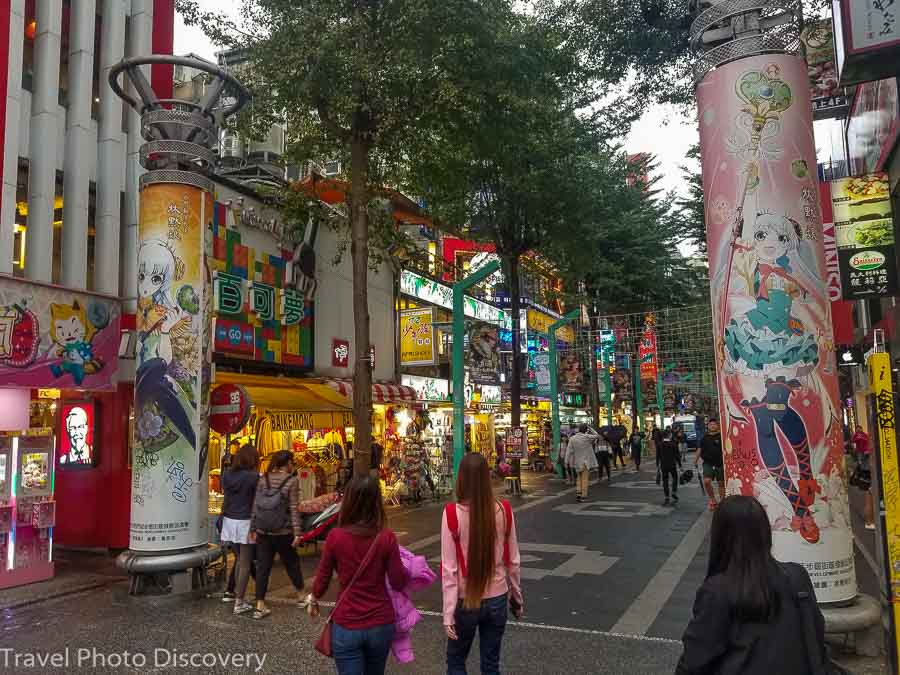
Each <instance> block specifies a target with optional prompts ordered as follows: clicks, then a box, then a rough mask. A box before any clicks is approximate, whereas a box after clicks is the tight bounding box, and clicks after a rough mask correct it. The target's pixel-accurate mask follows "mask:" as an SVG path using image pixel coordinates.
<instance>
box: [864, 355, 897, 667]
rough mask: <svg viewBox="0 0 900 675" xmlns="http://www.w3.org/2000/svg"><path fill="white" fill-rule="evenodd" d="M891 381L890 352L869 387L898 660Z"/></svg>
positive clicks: (872, 365)
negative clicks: (876, 435) (875, 427)
mask: <svg viewBox="0 0 900 675" xmlns="http://www.w3.org/2000/svg"><path fill="white" fill-rule="evenodd" d="M891 378H892V375H891V355H890V354H888V353H886V352H878V353H875V354H872V356H870V357H869V383H870V385H871V388H872V395H873V396H874V397H875V420H876V424H877V425H878V448H879V453H878V457H879V460H880V465H881V474H880V476H879V481H880V485H881V498H882V501H883V502H884V521H883V522H884V539H885V542H886V543H887V546H886V547H885V548H886V551H887V557H888V560H886V561H885V562H886V564H885V567H886V568H887V574H888V583H889V585H890V597H889V598H888V600H889V601H890V606H891V612H892V614H891V623H892V625H893V630H894V635H892V636H891V639H892V640H893V641H894V647H893V650H892V651H893V654H894V658H895V659H896V658H898V656H900V604H898V599H900V463H898V459H897V415H896V411H895V409H894V386H893V384H892V380H891Z"/></svg>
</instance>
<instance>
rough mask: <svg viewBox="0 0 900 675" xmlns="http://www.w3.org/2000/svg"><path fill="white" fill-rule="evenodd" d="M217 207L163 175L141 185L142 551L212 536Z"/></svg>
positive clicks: (138, 397)
mask: <svg viewBox="0 0 900 675" xmlns="http://www.w3.org/2000/svg"><path fill="white" fill-rule="evenodd" d="M211 213H212V200H211V197H210V195H209V194H208V193H205V192H204V191H202V190H199V189H198V188H195V187H191V186H187V185H176V184H158V185H150V186H147V187H145V188H144V190H143V192H142V193H141V221H140V230H139V232H140V234H139V241H138V251H137V296H138V298H137V320H136V324H137V326H136V327H137V350H136V360H137V369H136V372H135V381H134V382H135V397H134V398H135V409H134V429H135V433H134V436H135V439H134V440H135V443H134V471H133V479H132V531H131V547H132V548H133V549H136V550H141V549H143V550H166V549H171V548H182V547H186V546H194V545H199V544H202V543H204V542H205V541H206V539H207V534H206V527H205V522H204V521H205V517H206V510H207V497H206V495H207V485H206V471H207V466H206V455H207V449H208V427H207V424H208V422H207V420H208V405H209V379H210V367H211V359H210V335H211V326H210V323H211V318H210V317H211V298H210V293H209V289H210V281H211V273H210V270H209V265H208V250H207V249H208V247H209V242H210V232H209V226H208V224H207V220H208V218H209V217H210V215H211ZM161 526H163V527H162V528H161ZM160 528H161V529H162V531H159V530H160Z"/></svg>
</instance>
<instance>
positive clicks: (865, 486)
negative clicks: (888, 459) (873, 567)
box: [851, 426, 875, 530]
mask: <svg viewBox="0 0 900 675" xmlns="http://www.w3.org/2000/svg"><path fill="white" fill-rule="evenodd" d="M851 440H852V442H853V450H854V452H855V453H856V470H855V471H854V472H853V476H854V479H851V485H853V484H855V485H856V486H857V487H859V488H860V489H861V490H862V491H863V520H864V521H865V527H866V529H867V530H874V529H875V501H874V497H873V496H872V462H871V458H872V441H871V440H870V439H869V434H867V433H866V432H865V430H864V429H863V428H862V427H861V426H857V427H856V433H855V434H853V438H852V439H851Z"/></svg>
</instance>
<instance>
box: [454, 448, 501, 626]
mask: <svg viewBox="0 0 900 675" xmlns="http://www.w3.org/2000/svg"><path fill="white" fill-rule="evenodd" d="M456 500H457V501H458V502H460V503H464V504H466V505H467V506H468V507H469V550H468V551H467V553H466V566H467V568H468V570H467V576H466V597H465V598H464V599H463V606H464V607H465V608H466V609H477V608H478V607H480V606H481V597H482V595H483V594H484V590H485V589H486V588H487V585H488V583H489V582H490V580H491V578H492V577H493V576H494V564H495V562H496V560H495V559H494V557H495V549H496V544H497V520H496V518H497V515H496V507H497V503H496V501H495V500H494V491H493V488H492V487H491V470H490V468H489V467H488V463H487V460H486V459H485V458H484V456H483V455H481V454H479V453H477V452H471V453H469V454H468V455H466V456H465V457H463V458H462V461H461V462H460V463H459V475H458V476H457V479H456Z"/></svg>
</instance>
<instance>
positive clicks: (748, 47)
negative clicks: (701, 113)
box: [690, 0, 802, 83]
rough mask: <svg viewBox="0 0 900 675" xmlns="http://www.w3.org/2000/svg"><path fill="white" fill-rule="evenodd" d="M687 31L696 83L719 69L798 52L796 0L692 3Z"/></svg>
mask: <svg viewBox="0 0 900 675" xmlns="http://www.w3.org/2000/svg"><path fill="white" fill-rule="evenodd" d="M691 7H692V8H693V9H694V10H695V12H699V13H698V14H697V16H696V18H695V19H694V22H693V24H692V25H691V29H690V43H691V47H692V48H693V49H694V50H695V51H696V52H697V62H696V63H695V64H694V77H695V81H696V82H698V83H699V82H700V80H702V79H703V78H704V77H705V76H706V74H707V73H708V72H709V71H710V70H712V69H714V68H718V67H719V66H722V65H725V64H726V63H730V62H732V61H736V60H738V59H742V58H746V57H748V56H757V55H760V54H796V53H799V52H800V27H801V26H800V24H801V20H802V7H801V5H800V0H695V2H693V3H692V4H691Z"/></svg>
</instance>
